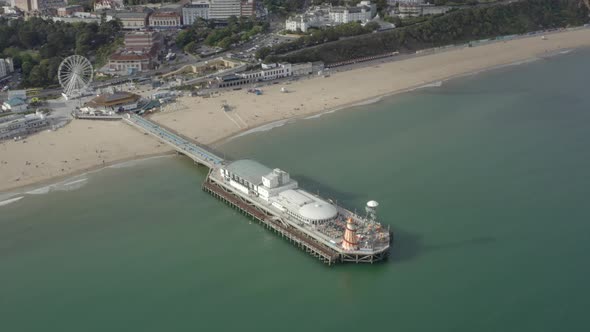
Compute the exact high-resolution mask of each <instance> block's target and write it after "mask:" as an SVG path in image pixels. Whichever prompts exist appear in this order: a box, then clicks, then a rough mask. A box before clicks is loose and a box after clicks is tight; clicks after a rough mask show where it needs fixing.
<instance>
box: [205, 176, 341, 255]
mask: <svg viewBox="0 0 590 332" xmlns="http://www.w3.org/2000/svg"><path fill="white" fill-rule="evenodd" d="M203 190H205V191H206V192H208V193H210V194H212V195H213V196H215V197H217V198H219V199H221V200H223V201H225V202H226V203H228V204H229V205H231V206H233V207H235V208H237V209H238V210H240V211H242V212H243V213H244V214H246V215H248V216H250V217H252V218H254V219H255V220H258V221H259V222H260V223H261V224H263V225H264V226H266V227H267V228H268V229H270V230H273V231H274V232H275V233H277V234H279V235H281V236H282V237H284V238H286V239H287V240H289V241H290V242H292V243H293V244H295V245H296V246H298V247H299V248H301V249H303V250H305V252H307V253H308V254H310V255H312V256H314V257H316V258H318V259H319V260H321V261H322V262H324V263H326V264H328V265H332V264H335V263H337V262H338V261H339V260H340V254H339V253H338V252H336V251H335V250H333V249H330V248H327V247H325V246H324V245H322V244H321V243H319V242H317V241H316V240H314V239H312V238H310V237H309V236H308V235H306V234H304V233H303V232H301V231H299V230H297V229H295V228H293V227H288V226H286V225H284V224H281V223H280V222H277V221H274V220H273V219H272V216H271V215H268V214H266V213H264V212H263V211H260V210H259V209H257V208H256V207H255V206H253V205H251V204H248V203H247V202H245V201H243V200H241V199H239V198H238V197H237V196H235V195H234V194H232V193H229V192H227V191H225V190H224V189H223V188H222V187H220V186H218V185H216V184H215V183H213V182H210V181H209V180H205V183H203Z"/></svg>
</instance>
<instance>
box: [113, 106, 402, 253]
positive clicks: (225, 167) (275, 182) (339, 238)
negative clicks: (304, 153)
mask: <svg viewBox="0 0 590 332" xmlns="http://www.w3.org/2000/svg"><path fill="white" fill-rule="evenodd" d="M123 120H124V121H126V122H127V123H129V124H130V125H132V126H134V127H136V128H138V129H140V130H142V131H144V132H146V133H148V134H150V135H152V136H154V137H156V138H158V139H159V140H161V141H164V142H165V143H166V144H168V145H170V146H171V147H173V148H174V150H176V151H178V152H179V153H181V154H183V155H186V156H187V157H189V158H191V159H192V160H193V161H194V162H195V163H198V164H201V165H205V166H207V167H208V168H209V172H208V174H207V177H206V179H205V181H204V182H203V185H202V189H203V190H204V191H205V192H207V193H209V194H211V195H212V196H214V197H216V198H218V199H220V200H221V201H223V202H225V203H227V204H228V205H230V206H231V207H233V208H235V209H237V210H239V211H240V212H241V213H243V214H244V215H246V216H249V217H251V218H253V219H254V220H256V221H258V222H259V223H260V224H262V225H263V226H265V227H266V228H268V229H269V230H272V231H273V232H275V233H277V234H278V235H280V236H281V237H283V238H285V239H287V240H288V241H289V242H291V243H293V244H294V245H295V246H297V247H298V248H300V249H302V250H304V251H305V252H306V253H308V254H310V255H311V256H313V257H316V258H318V259H319V260H320V261H321V262H323V263H325V264H327V265H333V264H336V263H343V262H353V263H370V264H372V263H375V262H379V261H382V260H384V259H386V258H387V256H388V255H389V246H390V244H391V240H392V238H393V235H392V233H391V232H390V231H389V228H386V229H385V228H383V227H382V226H381V224H380V223H378V222H377V221H376V217H375V210H374V208H376V207H377V205H378V204H377V202H375V201H371V202H369V203H371V205H370V206H369V203H367V204H368V206H369V208H368V209H369V210H367V216H366V217H362V216H359V215H357V214H356V213H353V212H351V211H349V210H346V209H345V208H343V207H340V206H337V205H334V204H333V203H331V201H330V202H328V201H325V200H324V199H322V198H321V197H319V196H316V195H313V194H311V193H309V192H306V191H305V190H303V189H301V188H298V183H297V181H295V180H293V179H291V178H290V176H289V174H288V173H287V172H284V171H282V170H280V169H270V168H268V167H266V166H264V165H262V164H260V163H258V162H256V161H253V160H247V159H246V160H238V161H233V162H230V161H227V160H224V159H223V158H221V157H219V156H217V155H215V154H214V153H212V152H210V151H208V150H206V149H205V148H204V147H201V146H199V145H198V144H196V143H194V142H190V141H189V140H187V139H185V138H183V137H181V136H179V135H177V134H175V133H173V132H172V131H171V130H168V129H166V128H163V127H162V126H160V125H158V124H156V123H154V122H151V121H149V120H147V119H144V118H142V117H140V116H138V115H132V114H129V115H127V116H125V117H123Z"/></svg>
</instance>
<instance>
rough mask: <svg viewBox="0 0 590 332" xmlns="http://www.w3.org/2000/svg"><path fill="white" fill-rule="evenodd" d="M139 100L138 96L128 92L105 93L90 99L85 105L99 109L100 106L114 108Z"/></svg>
mask: <svg viewBox="0 0 590 332" xmlns="http://www.w3.org/2000/svg"><path fill="white" fill-rule="evenodd" d="M139 99H140V96H139V95H136V94H134V93H129V92H115V93H105V94H102V95H99V96H98V97H96V98H94V99H92V100H91V101H89V102H88V103H86V104H87V105H88V106H90V107H100V106H114V105H121V104H125V103H131V102H136V101H138V100H139Z"/></svg>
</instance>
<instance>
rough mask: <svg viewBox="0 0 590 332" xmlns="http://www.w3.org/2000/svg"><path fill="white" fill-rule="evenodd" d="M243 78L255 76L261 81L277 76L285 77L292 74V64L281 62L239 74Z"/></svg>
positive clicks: (254, 77)
mask: <svg viewBox="0 0 590 332" xmlns="http://www.w3.org/2000/svg"><path fill="white" fill-rule="evenodd" d="M239 76H241V77H243V78H253V79H257V80H259V81H268V80H274V79H277V78H283V77H288V76H291V64H290V63H281V64H278V65H277V66H276V67H274V68H269V69H264V68H263V69H262V70H260V71H253V72H248V73H242V74H239Z"/></svg>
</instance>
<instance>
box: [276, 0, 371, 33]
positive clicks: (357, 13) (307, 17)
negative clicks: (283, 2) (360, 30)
mask: <svg viewBox="0 0 590 332" xmlns="http://www.w3.org/2000/svg"><path fill="white" fill-rule="evenodd" d="M376 13H377V6H376V5H375V4H373V3H371V2H370V1H361V2H360V3H359V4H357V5H356V6H355V7H332V6H331V5H321V6H315V7H312V8H310V9H309V10H308V11H307V12H306V13H305V14H300V15H295V16H292V17H289V18H288V19H287V20H286V21H285V28H286V29H287V30H290V31H297V30H301V31H302V32H307V30H308V29H309V28H321V27H325V26H334V25H339V24H343V23H350V22H357V21H360V22H362V23H366V22H368V21H370V20H371V19H372V18H373V17H374V16H375V14H376Z"/></svg>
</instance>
